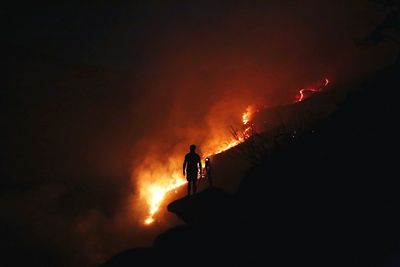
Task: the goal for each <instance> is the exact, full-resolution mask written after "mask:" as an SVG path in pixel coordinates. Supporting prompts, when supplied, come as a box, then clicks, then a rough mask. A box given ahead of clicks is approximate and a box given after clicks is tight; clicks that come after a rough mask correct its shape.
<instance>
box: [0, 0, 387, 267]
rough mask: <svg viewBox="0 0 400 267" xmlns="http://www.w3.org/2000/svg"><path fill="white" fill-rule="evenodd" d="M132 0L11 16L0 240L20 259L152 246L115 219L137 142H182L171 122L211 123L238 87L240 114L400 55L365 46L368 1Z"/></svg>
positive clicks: (15, 8)
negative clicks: (214, 112) (252, 106)
mask: <svg viewBox="0 0 400 267" xmlns="http://www.w3.org/2000/svg"><path fill="white" fill-rule="evenodd" d="M134 2H136V1H130V3H129V4H122V3H119V4H114V3H111V2H110V1H107V2H104V3H102V4H99V3H96V4H90V3H87V4H73V3H68V4H59V3H55V2H54V3H52V4H48V5H45V6H44V5H38V4H34V3H31V4H28V5H25V4H24V6H23V7H22V6H21V5H22V4H21V5H20V4H18V3H15V4H11V5H8V6H6V7H5V9H4V10H3V11H2V16H4V17H5V18H6V19H7V20H8V22H7V26H6V28H5V31H3V32H2V40H3V41H2V42H3V43H4V44H5V45H6V49H5V50H3V53H4V57H3V58H5V62H6V66H7V74H8V75H7V76H8V78H9V80H10V81H9V83H8V84H9V86H8V87H6V88H5V89H2V108H3V110H4V111H3V112H2V113H3V114H4V115H5V118H6V120H5V122H4V125H5V127H4V130H2V132H3V133H2V135H3V136H4V138H2V139H3V142H4V145H3V147H4V148H5V149H4V150H3V153H4V155H3V156H2V165H1V166H2V179H1V185H2V187H1V191H0V198H1V201H0V202H1V204H0V206H1V209H2V215H1V216H2V217H3V218H2V221H3V222H5V226H4V227H2V229H3V232H2V233H1V234H2V236H3V237H4V238H2V241H1V246H2V247H5V248H6V249H7V250H10V251H12V252H10V253H9V255H11V256H10V257H11V258H12V257H13V256H15V255H25V256H26V257H25V258H29V259H30V260H31V259H32V261H33V262H35V263H38V262H48V263H49V265H57V266H62V265H63V264H65V266H69V265H71V266H72V265H75V266H84V265H91V264H93V263H98V262H99V261H101V260H103V259H105V258H107V257H109V256H110V255H112V254H113V253H115V252H117V251H119V250H121V249H125V248H128V247H132V246H135V245H137V244H142V243H146V242H147V243H148V240H147V241H146V242H142V240H139V238H138V231H137V230H134V231H133V232H130V230H126V229H123V228H124V226H126V225H130V224H129V223H121V220H119V219H118V218H120V217H121V216H120V217H119V215H118V214H121V213H124V212H125V209H126V202H127V199H128V197H129V195H130V194H131V193H132V192H134V191H135V189H132V188H131V181H130V172H131V168H132V162H134V161H135V160H136V159H137V157H138V155H140V153H142V152H145V151H143V150H142V148H143V146H139V145H138V144H140V145H143V143H145V144H148V143H149V142H151V143H152V145H155V146H157V145H158V144H159V142H161V141H160V138H165V140H172V142H175V140H176V139H177V138H178V139H179V138H180V137H179V135H177V132H179V131H171V130H170V129H171V125H174V127H176V129H188V128H193V127H196V125H198V124H199V122H200V123H204V122H205V121H207V118H205V115H204V114H210V113H207V112H208V111H210V110H212V109H213V107H215V106H216V105H217V104H218V103H219V101H220V100H221V99H226V98H227V96H228V97H229V98H238V99H239V98H240V99H242V100H243V102H240V103H239V105H238V110H242V109H243V107H244V106H245V105H247V104H248V103H252V102H254V101H258V102H260V101H261V102H264V103H265V104H267V105H275V104H278V103H287V102H290V101H291V100H292V98H293V95H294V94H295V93H296V92H297V90H298V88H300V87H301V86H305V85H307V84H310V83H312V82H315V81H316V80H319V79H320V78H321V77H324V76H325V75H328V76H329V77H330V78H332V79H333V80H334V81H335V82H337V83H341V82H346V81H348V80H351V79H353V78H355V77H358V76H359V75H362V74H364V73H367V72H370V71H373V70H376V69H379V68H380V67H382V66H385V65H387V64H388V63H390V60H391V59H392V56H393V53H394V52H395V50H394V48H392V47H390V45H386V46H381V47H372V48H368V49H367V48H357V47H355V45H354V41H355V40H357V39H358V38H361V37H363V36H364V35H365V34H367V33H368V32H369V31H370V30H371V29H372V28H373V27H374V26H375V25H376V24H377V23H378V22H379V21H380V20H381V19H382V17H383V14H384V12H383V10H381V9H380V8H379V7H377V6H375V5H374V4H372V3H371V2H369V1H363V0H355V1H344V0H341V1H317V0H310V1H197V2H196V1H143V2H141V3H134ZM210 96H212V97H211V99H210ZM193 99H196V100H195V101H194V102H195V103H192V102H193ZM187 103H192V105H191V106H190V105H188V104H187ZM204 103H207V105H205V104H204ZM189 109H190V112H192V114H193V116H192V118H190V119H188V118H187V114H188V111H189ZM155 122H157V123H155ZM172 122H173V123H172ZM171 132H173V133H171ZM163 140H164V139H163ZM184 141H186V140H184ZM146 142H147V143H146ZM137 147H140V150H139V149H138V148H137ZM163 153H168V151H163ZM122 217H124V216H122ZM117 221H118V222H117ZM122 221H125V220H122ZM86 224H88V225H93V227H92V228H93V229H94V230H93V229H92V228H90V227H87V226H86ZM49 225H51V227H49ZM88 228H90V230H89V229H88ZM110 239H112V240H114V241H112V242H109V241H107V242H106V241H105V240H110ZM141 242H142V243H141ZM103 243H107V244H106V245H104V246H101V245H98V244H103ZM93 244H97V246H94V245H93ZM7 260H9V259H7ZM14 260H15V259H14ZM19 260H21V261H24V257H20V259H18V261H19ZM22 263H23V262H22ZM61 263H62V264H61Z"/></svg>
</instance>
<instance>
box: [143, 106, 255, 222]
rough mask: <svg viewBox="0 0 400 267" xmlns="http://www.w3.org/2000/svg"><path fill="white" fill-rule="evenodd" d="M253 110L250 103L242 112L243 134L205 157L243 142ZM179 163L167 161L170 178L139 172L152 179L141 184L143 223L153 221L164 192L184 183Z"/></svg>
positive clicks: (158, 173)
mask: <svg viewBox="0 0 400 267" xmlns="http://www.w3.org/2000/svg"><path fill="white" fill-rule="evenodd" d="M255 112H256V110H255V107H254V106H252V105H251V106H248V107H247V109H246V111H245V112H244V113H243V114H242V123H243V126H242V127H243V129H242V133H243V134H241V135H238V136H237V138H234V137H233V136H231V137H230V141H228V142H223V141H221V142H218V145H216V146H215V147H213V148H212V149H210V150H209V151H206V153H205V155H206V157H209V156H211V155H216V154H219V153H221V152H223V151H226V150H228V149H230V148H232V147H234V146H236V145H238V144H240V143H242V142H244V141H245V140H246V138H247V137H249V135H250V134H251V131H250V128H251V120H252V119H253V117H254V114H255ZM228 134H229V132H228ZM226 139H229V138H226ZM177 159H178V158H177ZM179 159H180V158H179ZM181 164H182V163H181V162H180V161H179V160H174V161H173V162H170V163H169V165H170V166H172V167H170V168H167V169H166V170H165V171H166V172H168V171H170V170H171V169H173V171H172V175H170V177H171V178H169V177H165V174H164V175H163V174H162V171H158V172H157V173H153V172H152V171H151V170H144V171H143V172H142V173H141V178H143V180H144V181H149V180H153V182H149V183H145V184H143V185H142V186H141V194H142V196H144V198H145V200H146V203H147V205H148V215H147V216H146V218H145V220H144V224H145V225H150V224H152V223H154V222H155V215H156V213H157V212H158V210H159V208H160V205H161V204H162V202H163V200H164V198H165V196H166V194H167V193H169V192H171V191H173V190H174V189H177V188H178V187H180V186H182V185H184V184H186V179H185V178H184V177H183V175H182V173H181V171H179V170H181V166H182V165H181ZM167 165H168V164H167ZM156 169H160V168H156ZM156 175H157V176H158V175H160V176H161V179H157V180H154V179H151V177H154V176H156Z"/></svg>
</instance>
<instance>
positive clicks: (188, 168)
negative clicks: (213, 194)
mask: <svg viewBox="0 0 400 267" xmlns="http://www.w3.org/2000/svg"><path fill="white" fill-rule="evenodd" d="M195 151H196V146H195V145H190V152H189V153H187V154H186V155H185V160H184V161H183V175H184V176H185V175H186V180H187V181H188V188H187V191H188V196H190V193H191V192H193V195H195V194H196V191H197V177H198V175H199V173H202V166H201V159H200V156H199V155H198V154H197V153H196V152H195Z"/></svg>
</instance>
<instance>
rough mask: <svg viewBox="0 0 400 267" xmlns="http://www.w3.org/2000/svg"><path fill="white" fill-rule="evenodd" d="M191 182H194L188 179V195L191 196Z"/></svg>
mask: <svg viewBox="0 0 400 267" xmlns="http://www.w3.org/2000/svg"><path fill="white" fill-rule="evenodd" d="M191 183H192V182H191V181H190V180H189V181H188V187H187V195H188V196H190V189H191V188H190V187H191Z"/></svg>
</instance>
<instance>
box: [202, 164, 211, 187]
mask: <svg viewBox="0 0 400 267" xmlns="http://www.w3.org/2000/svg"><path fill="white" fill-rule="evenodd" d="M204 169H205V177H206V178H207V180H208V183H209V185H210V187H213V181H212V176H211V161H210V158H206V160H205V166H204Z"/></svg>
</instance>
